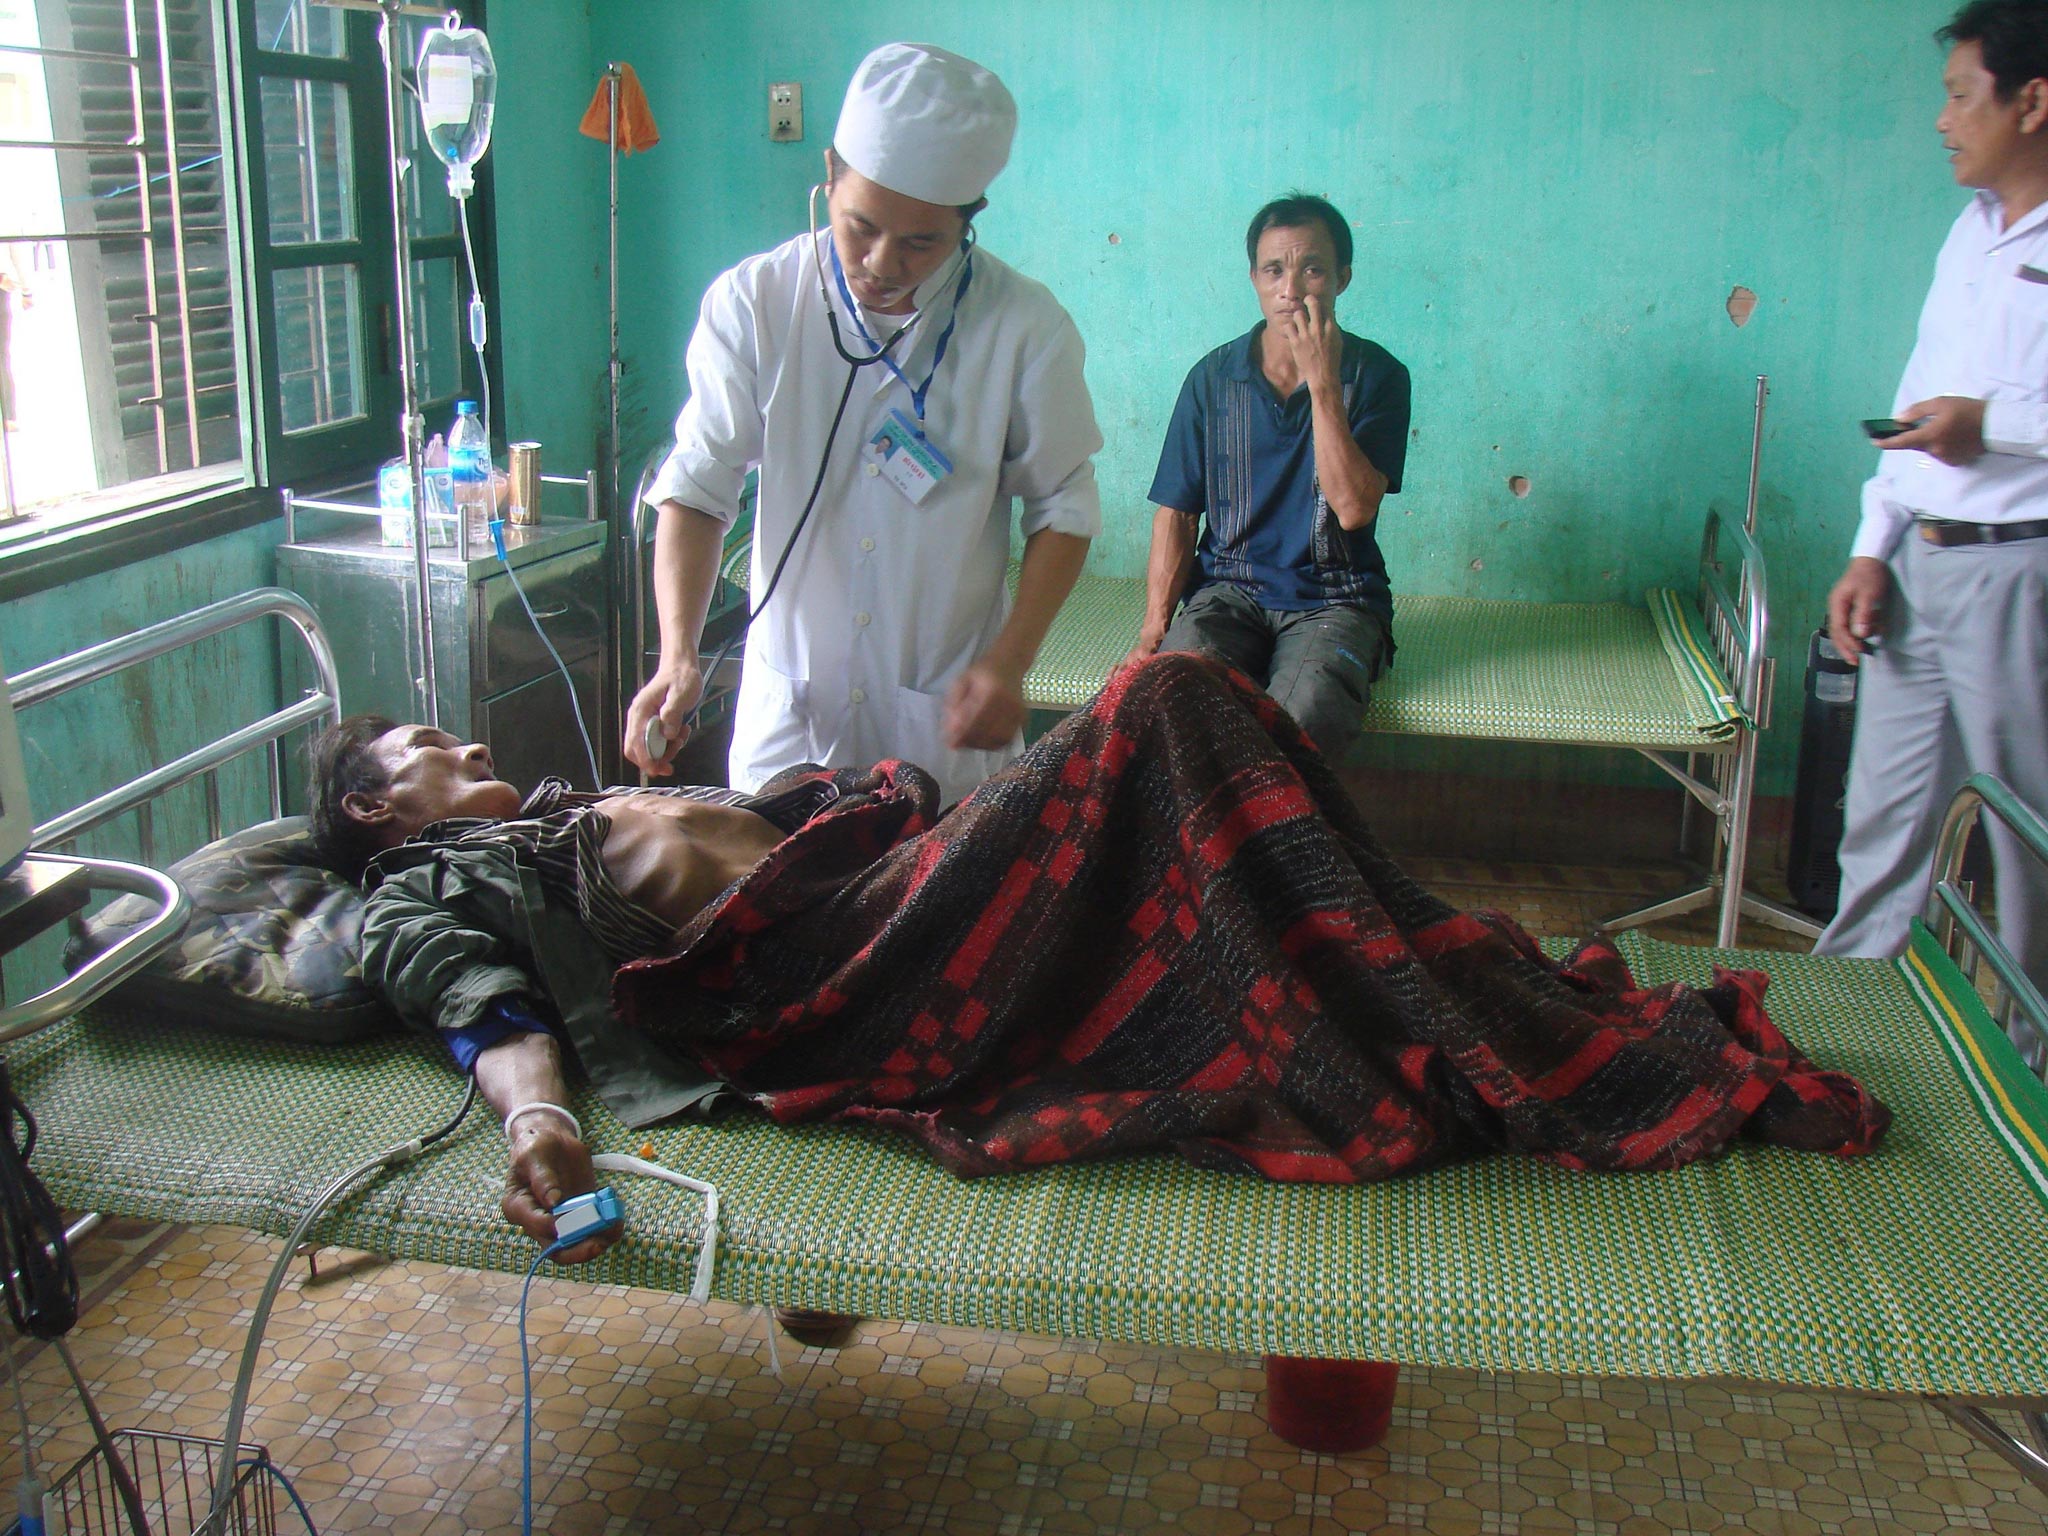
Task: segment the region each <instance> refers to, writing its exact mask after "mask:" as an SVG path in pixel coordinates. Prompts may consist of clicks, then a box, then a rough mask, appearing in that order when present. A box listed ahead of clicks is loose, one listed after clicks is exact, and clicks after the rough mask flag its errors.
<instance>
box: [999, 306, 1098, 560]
mask: <svg viewBox="0 0 2048 1536" xmlns="http://www.w3.org/2000/svg"><path fill="white" fill-rule="evenodd" d="M1085 361H1086V349H1085V348H1084V347H1083V345H1082V342H1081V333H1080V332H1079V331H1078V330H1076V329H1075V328H1074V322H1073V321H1072V320H1070V319H1068V318H1067V317H1066V316H1065V315H1064V314H1062V315H1061V316H1060V322H1059V325H1058V326H1057V327H1056V328H1054V330H1053V332H1052V335H1051V337H1050V340H1049V342H1048V344H1047V345H1046V346H1045V347H1044V348H1043V349H1042V350H1041V351H1039V352H1038V353H1037V354H1036V355H1034V356H1033V357H1032V358H1031V359H1030V360H1029V362H1028V363H1027V364H1026V366H1025V369H1024V374H1023V377H1022V378H1020V379H1019V380H1018V385H1017V399H1016V403H1015V407H1014V408H1013V410H1012V411H1011V413H1010V426H1009V432H1008V435H1007V437H1006V438H1005V441H1004V444H1003V471H1002V475H1001V477H1000V479H999V480H998V482H997V491H998V494H1000V495H1004V496H1014V497H1016V498H1018V499H1019V500H1020V501H1021V502H1022V504H1023V505H1022V510H1021V512H1020V513H1019V516H1018V519H1017V526H1018V531H1019V532H1020V533H1021V534H1022V535H1023V537H1025V538H1026V539H1028V538H1030V537H1031V536H1032V535H1033V534H1034V533H1038V532H1039V531H1041V530H1043V529H1048V528H1049V529H1051V530H1052V531H1053V532H1055V533H1070V534H1073V535H1075V536H1076V537H1078V538H1083V539H1092V538H1094V537H1095V536H1096V535H1097V534H1099V533H1101V532H1102V495H1101V492H1100V490H1099V488H1098V487H1097V486H1096V483H1095V454H1096V453H1097V452H1098V451H1100V449H1101V447H1102V431H1101V429H1100V428H1099V427H1097V426H1096V424H1095V407H1094V403H1093V402H1092V401H1091V400H1090V399H1089V396H1088V384H1087V380H1086V379H1085V377H1084V376H1083V364H1084V362H1085Z"/></svg>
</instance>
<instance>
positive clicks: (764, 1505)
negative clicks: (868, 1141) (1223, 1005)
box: [0, 861, 2048, 1536]
mask: <svg viewBox="0 0 2048 1536" xmlns="http://www.w3.org/2000/svg"><path fill="white" fill-rule="evenodd" d="M1418 872H1419V873H1421V874H1422V876H1423V877H1424V878H1425V879H1426V880H1428V881H1429V882H1430V883H1431V884H1432V885H1434V886H1435V887H1436V888H1438V889H1440V890H1441V891H1443V892H1444V893H1445V894H1446V895H1447V896H1448V897H1450V898H1451V899H1452V900H1454V901H1457V902H1459V903H1461V904H1467V905H1490V906H1498V907H1502V908H1504V909H1506V910H1507V911H1509V912H1511V913H1513V914H1515V915H1516V916H1517V917H1518V918H1520V919H1521V920H1522V921H1523V922H1524V923H1526V924H1527V925H1528V926H1529V927H1531V928H1532V929H1534V930H1535V931H1537V932H1539V933H1565V932H1576V931H1582V930H1583V929H1584V928H1585V927H1586V926H1587V924H1588V923H1589V921H1590V920H1592V919H1593V918H1597V917H1600V916H1604V915H1609V914H1611V913H1612V912H1614V911H1616V910H1619V909H1621V908H1625V907H1628V906H1631V905H1634V904H1636V903H1637V902H1638V901H1640V900H1641V899H1642V898H1643V896H1644V895H1645V894H1646V893H1648V892H1650V891H1653V890H1656V889H1660V888H1662V887H1663V886H1664V885H1666V884H1669V883H1671V882H1672V880H1673V879H1675V876H1673V875H1671V874H1670V872H1656V871H1651V872H1641V871H1615V870H1581V869H1562V868H1553V867H1548V866H1543V867H1537V866H1507V867H1500V866H1491V865H1476V864H1469V863H1452V862H1449V861H1432V862H1429V863H1426V864H1422V865H1419V866H1418ZM1704 923H1705V919H1704V918H1703V919H1701V920H1700V922H1699V923H1697V924H1695V925H1694V934H1693V936H1695V937H1697V936H1699V935H1700V934H1703V933H1704V932H1705V931H1706V930H1705V927H1704ZM1659 931H1660V932H1662V933H1664V934H1666V935H1667V936H1674V937H1677V936H1685V935H1684V934H1683V933H1682V932H1674V931H1673V930H1670V929H1662V930H1659ZM1745 938H1746V939H1748V940H1749V941H1751V942H1753V943H1756V944H1758V945H1759V946H1762V945H1767V944H1770V943H1773V942H1778V941H1776V940H1774V939H1773V938H1772V936H1771V935H1770V934H1769V933H1768V931H1767V930H1764V929H1761V928H1758V929H1755V930H1753V931H1752V932H1746V933H1745ZM1785 942H1786V943H1787V944H1788V946H1789V947H1803V945H1800V944H1797V943H1794V942H1792V941H1789V940H1788V941H1785ZM276 1252H277V1244H276V1243H275V1242H273V1241H272V1240H270V1239H264V1238H252V1237H249V1236H247V1235H245V1234H241V1233H236V1232H230V1231H225V1230H218V1229H210V1230H200V1231H184V1230H173V1229H168V1228H160V1227H145V1226H141V1225H138V1224H121V1225H118V1226H116V1227H114V1228H111V1229H108V1230H106V1231H104V1232H102V1233H101V1234H98V1235H96V1236H95V1237H94V1238H92V1239H90V1240H88V1242H87V1244H86V1245H85V1252H84V1254H83V1255H82V1256H81V1265H82V1268H83V1269H84V1271H85V1276H84V1279H85V1286H86V1292H87V1298H86V1302H87V1304H86V1310H85V1314H84V1317H83V1320H82V1322H81V1325H80V1327H79V1329H78V1330H77V1332H76V1333H75V1334H74V1335H73V1337H72V1341H71V1342H72V1348H73V1351H74V1354H75V1357H76V1359H77V1361H78V1363H79V1366H80V1368H81V1370H82V1371H83V1373H84V1374H85V1375H86V1376H87V1378H88V1379H89V1380H90V1382H91V1384H92V1387H93V1390H94V1392H95V1393H96V1394H97V1396H98V1399H99V1402H100V1404H101V1407H102V1410H103V1412H104V1413H105V1415H106V1417H107V1419H108V1420H109V1421H110V1422H111V1423H113V1424H114V1425H116V1426H138V1427H143V1428H147V1429H149V1430H153V1431H184V1432H187V1433H191V1434H196V1435H216V1436H217V1435H218V1434H219V1433H220V1432H221V1425H222V1420H223V1418H224V1416H225V1414H226V1411H227V1402H228V1388H229V1385H230V1383H231V1382H232V1380H233V1376H234V1372H235V1369H236V1365H237V1363H238V1357H239V1352H240V1349H241V1343H242V1334H243V1330H244V1328H245V1326H246V1323H247V1320H248V1316H249V1308H250V1305H251V1303H252V1300H253V1298H254V1295H255V1293H256V1291H257V1289H258V1287H259V1286H260V1284H261V1282H262V1278H263V1276H264V1274H265V1272H266V1270H267V1268H268V1266H269V1264H270V1263H271V1261H272V1260H273V1258H274V1257H275V1255H276ZM518 1299H519V1284H518V1282H517V1281H516V1280H512V1279H508V1278H506V1277H503V1276H498V1275H486V1274H478V1273H474V1272H470V1271H465V1270H446V1269H435V1268H433V1267H431V1266H426V1265H416V1264H400V1263H386V1262H382V1261H379V1260H377V1259H374V1258H369V1257H365V1256H356V1255H335V1254H332V1253H329V1254H324V1255H322V1256H321V1266H320V1274H319V1277H318V1278H317V1279H313V1280H308V1279H307V1278H306V1268H305V1265H304V1264H303V1263H301V1264H299V1265H298V1266H297V1268H296V1272H295V1277H294V1279H293V1281H292V1283H291V1284H290V1285H288V1286H287V1288H286V1290H285V1292H284V1293H283V1296H282V1297H281V1299H280V1302H279V1306H278V1310H277V1313H276V1315H275V1317H274V1319H273V1321H272V1324H271V1328H270V1332H269V1341H268V1344H267V1346H266V1349H265V1352H264V1355H263V1361H262V1369H261V1372H260V1374H259V1376H258V1384H257V1390H256V1395H255V1407H254V1410H253V1412H252V1415H251V1420H250V1426H249V1431H248V1434H247V1436H246V1438H247V1439H248V1440H250V1441H253V1442H261V1443H264V1444H266V1445H267V1446H268V1447H269V1449H270V1452H271V1454H272V1456H273V1457H274V1458H275V1459H276V1460H277V1462H278V1463H279V1464H280V1465H282V1466H283V1467H284V1468H285V1469H286V1470H287V1471H288V1472H289V1473H290V1474H291V1476H292V1478H293V1480H294V1481H295V1483H296V1485H297V1487H298V1489H299V1490H300V1492H301V1493H302V1494H303V1496H304V1497H305V1498H306V1500H307V1502H308V1504H309V1506H310V1508H311V1511H312V1514H313V1517H314V1519H315V1520H316V1521H317V1523H318V1526H319V1529H320V1530H322V1531H350V1530H373V1529H374V1530H394V1531H408V1532H426V1531H435V1532H441V1531H472V1530H473V1531H514V1530H517V1529H518V1528H519V1459H520V1432H519V1431H520V1426H519V1414H518V1404H519V1398H520V1389H519V1382H520V1368H519V1342H518V1332H517V1325H516V1318H517V1305H518ZM530 1336H531V1339H532V1345H533V1359H534V1378H535V1395H536V1400H537V1409H536V1425H535V1476H534V1485H535V1489H536V1510H535V1526H536V1529H542V1530H546V1531H549V1532H551V1533H554V1536H575V1533H584V1532H613V1531H619V1532H624V1531H655V1532H664V1531H677V1532H688V1531H699V1530H702V1531H734V1532H747V1531H758V1530H778V1531H780V1530H788V1531H811V1532H820V1533H825V1532H841V1531H848V1532H851V1531H890V1532H894V1531H945V1532H954V1531H959V1532H969V1533H981V1532H988V1533H1017V1536H1025V1533H1031V1532H1044V1533H1048V1536H1050V1533H1060V1532H1097V1531H1130V1532H1138V1531H1144V1532H1161V1533H1165V1532H1175V1533H1187V1536H1238V1533H1246V1536H1249V1533H1254V1532H1272V1533H1275V1536H1325V1533H1332V1536H1334V1533H1336V1532H1340V1531H1371V1530H1383V1529H1393V1530H1427V1531H1431V1532H1440V1533H1445V1536H1465V1533H1479V1532H1500V1533H1514V1532H1523V1533H1536V1532H1562V1531H1583V1532H1603V1533H1610V1536H1637V1533H1644V1536H1647V1533H1654V1532H1663V1531H1716V1530H1742V1531H1757V1532H1767V1533H1785V1536H1794V1533H1830V1536H1832V1533H1837V1532H1840V1533H1845V1536H1846V1533H1858V1536H1864V1533H1870V1536H1874V1533H1880V1532H1891V1531H1912V1532H1921V1531H1925V1532H1934V1531H1971V1530H1978V1531H2013V1532H2018V1531H2029V1532H2039V1531H2041V1530H2042V1529H2043V1528H2044V1524H2048V1495H2044V1494H2042V1493H2041V1492H2039V1491H2038V1490H2035V1489H2032V1488H2029V1487H2028V1486H2026V1485H2025V1484H2024V1483H2023V1482H2022V1480H2021V1479H2020V1478H2019V1477H2018V1475H2017V1474H2016V1473H2014V1472H2013V1471H2012V1470H2010V1469H2009V1468H2008V1467H2007V1466H2006V1465H2005V1463H2003V1462H2002V1461H2000V1460H1998V1459H1997V1458H1996V1457H1994V1456H1992V1455H1990V1454H1989V1453H1987V1452H1984V1451H1981V1450H1979V1449H1976V1448H1975V1447H1974V1444H1973V1442H1971V1441H1970V1440H1968V1439H1967V1438H1966V1437H1965V1436H1964V1435H1963V1434H1962V1433H1961V1432H1960V1431H1959V1430H1957V1429H1955V1428H1953V1427H1952V1426H1950V1425H1949V1424H1948V1422H1947V1421H1946V1420H1944V1419H1941V1418H1940V1417H1939V1416H1936V1415H1931V1414H1930V1413H1929V1412H1928V1411H1927V1410H1926V1409H1925V1408H1923V1407H1922V1406H1920V1405H1919V1404H1917V1403H1899V1402H1888V1401H1866V1400H1850V1399H1838V1398H1832V1397H1825V1396H1820V1395H1816V1394H1813V1393H1808V1392H1794V1391H1781V1392H1765V1391H1761V1390H1756V1389H1747V1390H1736V1389H1730V1388H1726V1387H1719V1386H1697V1385H1683V1386H1680V1385H1666V1384H1660V1383H1643V1382H1617V1381H1590V1380H1578V1379H1569V1378H1567V1379H1559V1378H1557V1377H1552V1376H1531V1375H1502V1376H1479V1375H1474V1374H1472V1373H1467V1372H1458V1371H1413V1372H1409V1373H1406V1374H1405V1375H1404V1377H1403V1380H1402V1384H1401V1390H1400V1395H1399V1397H1398V1399H1397V1403H1396V1409H1395V1421H1394V1428H1393V1431H1392V1433H1391V1434H1390V1435H1389V1437H1388V1439H1387V1441H1386V1442H1385V1443H1384V1444H1383V1445H1381V1446H1380V1447H1378V1448H1376V1449H1374V1450H1372V1451H1370V1452H1368V1453H1366V1454H1364V1455H1359V1456H1352V1457H1343V1458H1333V1457H1324V1456H1311V1455H1305V1454H1303V1453H1301V1452H1299V1451H1297V1450H1295V1449H1293V1448H1292V1447H1290V1446H1288V1445H1286V1444H1285V1443H1283V1442H1281V1441H1280V1440H1278V1439H1276V1438H1274V1437H1273V1436H1272V1435H1271V1434H1269V1433H1268V1432H1267V1431H1266V1429H1265V1421H1264V1418H1263V1415H1262V1413H1261V1411H1260V1391H1261V1386H1262V1372H1261V1370H1260V1368H1259V1363H1258V1362H1257V1361H1256V1360H1250V1359H1243V1358H1237V1357H1229V1356H1221V1355H1200V1354H1191V1353H1186V1352H1178V1353H1168V1352H1163V1351H1158V1350H1151V1349H1144V1348H1137V1347H1128V1346H1120V1345H1102V1344H1093V1343H1078V1342H1074V1341H1070V1340H1050V1339H1035V1338H1022V1337H1018V1336H1015V1335H1007V1334H1000V1335H997V1334H976V1333H969V1332H964V1331H961V1330H955V1329H940V1328H932V1327H920V1326H917V1325H903V1324H895V1323H882V1322H874V1323H868V1324H865V1325H864V1326H863V1327H862V1328H861V1330H860V1332H859V1335H858V1336H857V1338H856V1339H855V1340H854V1341H853V1342H852V1343H851V1344H850V1345H848V1346H847V1347H846V1348H844V1349H841V1350H839V1351H837V1352H828V1351H820V1350H803V1349H797V1348H795V1347H793V1346H791V1345H789V1344H788V1343H787V1342H786V1341H785V1343H784V1345H783V1348H782V1352H781V1362H782V1366H783V1375H782V1377H781V1378H780V1379H778V1378H777V1376H776V1374H775V1373H774V1370H773V1369H772V1367H771V1362H770V1359H769V1356H768V1352H767V1350H766V1349H765V1347H764V1344H763V1337H764V1335H763V1329H762V1324H761V1320H760V1318H759V1317H758V1315H756V1314H751V1313H744V1312H741V1311H739V1310H737V1309H735V1308H732V1307H727V1306H713V1307H711V1308H708V1309H705V1308H698V1307H693V1306H691V1305H689V1304H688V1303H687V1302H685V1301H682V1300H679V1299H678V1298H676V1297H673V1296H669V1295H665V1294H659V1293H652V1292H641V1291H632V1290H627V1289H623V1288H619V1287H591V1286H587V1285H579V1284H576V1283H574V1282H570V1281H564V1280H554V1279H550V1280H543V1281H537V1282H536V1283H535V1286H534V1294H533V1303H532V1315H531V1322H530ZM16 1358H17V1360H19V1361H20V1362H21V1365H22V1373H23V1377H24V1386H25V1390H26V1394H27V1407H28V1412H29V1415H30V1417H31V1418H32V1420H33V1422H34V1424H35V1426H36V1430H35V1435H36V1442H35V1444H36V1457H37V1460H38V1462H39V1463H40V1465H41V1466H42V1468H43V1469H44V1475H45V1476H46V1477H54V1476H55V1474H56V1473H57V1472H58V1471H60V1470H61V1469H63V1468H65V1467H68V1466H70V1465H71V1464H72V1463H73V1462H74V1461H75V1460H77V1458H79V1457H80V1456H82V1455H83V1454H85V1452H86V1451H87V1450H88V1449H89V1448H90V1445H91V1440H90V1437H89V1435H88V1433H87V1432H86V1429H85V1425H84V1423H83V1416H82V1413H81V1411H80V1409H79V1408H78V1406H77V1404H76V1402H75V1400H74V1399H73V1396H72V1394H71V1392H70V1390H69V1386H68V1377H67V1375H66V1372H65V1368H64V1365H63V1363H62V1361H61V1360H60V1359H58V1358H57V1356H56V1355H55V1354H54V1352H52V1351H51V1350H49V1349H39V1350H33V1351H31V1350H27V1349H22V1350H18V1351H17V1352H16ZM11 1396H12V1393H11V1390H10V1391H7V1393H6V1397H5V1398H0V1413H5V1414H6V1415H7V1416H8V1417H9V1418H10V1419H12V1416H13V1411H14V1410H13V1404H12V1402H11V1400H10V1399H11ZM7 1438H8V1440H9V1441H10V1442H12V1441H15V1440H18V1438H19V1433H18V1430H11V1431H10V1433H9V1435H8V1437H7ZM153 1466H154V1464H153V1463H152V1464H146V1466H145V1471H146V1472H147V1473H149V1474H150V1475H147V1476H145V1478H144V1482H145V1483H147V1482H149V1481H151V1478H152V1477H153V1475H154V1473H153ZM15 1473H16V1464H15V1462H14V1461H13V1460H12V1459H11V1456H10V1459H9V1460H8V1461H7V1462H6V1463H5V1464H4V1465H0V1479H7V1480H11V1479H12V1477H13V1476H14V1475H15ZM53 1528H54V1527H53ZM191 1528H192V1520H191V1518H190V1517H189V1516H188V1515H187V1514H186V1512H185V1511H184V1510H183V1509H182V1508H181V1509H180V1510H179V1511H177V1512H175V1513H174V1515H173V1516H172V1518H170V1519H168V1520H165V1521H164V1522H163V1523H162V1524H161V1525H160V1526H159V1529H160V1530H162V1531H169V1532H182V1531H185V1530H190V1529H191ZM277 1528H278V1529H280V1530H285V1531H290V1530H294V1529H297V1528H298V1526H297V1524H296V1523H295V1519H294V1517H293V1516H292V1515H291V1512H290V1510H289V1508H288V1507H286V1506H283V1505H280V1521H279V1524H278V1527H277ZM69 1529H70V1530H71V1531H72V1532H74V1533H76V1532H78V1531H80V1530H86V1529H90V1530H95V1531H100V1530H103V1531H106V1532H109V1533H110V1536H111V1533H113V1532H116V1531H117V1530H118V1529H120V1527H119V1526H118V1524H117V1523H116V1522H115V1521H114V1519H113V1518H112V1516H111V1513H110V1512H109V1511H108V1510H106V1509H104V1508H100V1509H96V1510H94V1511H91V1512H90V1517H89V1518H80V1517H77V1516H75V1517H74V1519H73V1522H72V1524H71V1525H70V1527H69Z"/></svg>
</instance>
